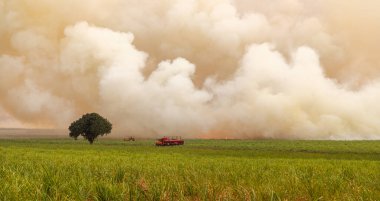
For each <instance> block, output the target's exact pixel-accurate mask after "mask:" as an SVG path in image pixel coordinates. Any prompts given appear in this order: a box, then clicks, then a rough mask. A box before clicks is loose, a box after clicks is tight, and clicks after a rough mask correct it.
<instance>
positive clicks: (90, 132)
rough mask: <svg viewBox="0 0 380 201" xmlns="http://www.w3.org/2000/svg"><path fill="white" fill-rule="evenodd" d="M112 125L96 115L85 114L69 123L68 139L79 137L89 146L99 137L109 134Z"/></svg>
mask: <svg viewBox="0 0 380 201" xmlns="http://www.w3.org/2000/svg"><path fill="white" fill-rule="evenodd" d="M111 130H112V124H111V123H110V122H109V121H108V120H107V119H105V118H103V117H102V116H100V115H99V114H97V113H87V114H85V115H83V116H82V117H81V118H79V119H78V120H76V121H74V122H72V123H71V125H70V127H69V131H70V134H69V135H70V137H73V138H74V139H77V138H78V137H79V136H80V135H81V136H83V137H84V138H85V139H87V140H88V141H89V142H90V144H92V143H93V142H94V140H95V139H96V138H97V137H98V136H99V135H100V136H103V135H107V134H109V133H111Z"/></svg>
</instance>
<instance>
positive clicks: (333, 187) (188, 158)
mask: <svg viewBox="0 0 380 201" xmlns="http://www.w3.org/2000/svg"><path fill="white" fill-rule="evenodd" d="M153 143H154V141H152V140H142V141H135V142H124V141H121V140H109V139H100V140H98V141H96V142H95V143H94V144H93V145H89V144H88V143H87V142H86V141H84V140H78V141H74V140H71V139H18V140H9V139H8V140H6V139H3V140H0V200H7V201H9V200H298V201H303V200H380V141H283V140H257V141H256V140H186V144H185V145H184V146H177V147H155V146H154V145H153Z"/></svg>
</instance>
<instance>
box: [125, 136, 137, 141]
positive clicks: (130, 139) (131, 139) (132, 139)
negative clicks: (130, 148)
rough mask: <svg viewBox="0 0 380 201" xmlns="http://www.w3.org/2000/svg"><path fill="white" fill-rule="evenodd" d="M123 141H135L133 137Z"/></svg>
mask: <svg viewBox="0 0 380 201" xmlns="http://www.w3.org/2000/svg"><path fill="white" fill-rule="evenodd" d="M123 140H124V141H135V140H136V139H135V137H133V136H130V137H127V138H124V139H123Z"/></svg>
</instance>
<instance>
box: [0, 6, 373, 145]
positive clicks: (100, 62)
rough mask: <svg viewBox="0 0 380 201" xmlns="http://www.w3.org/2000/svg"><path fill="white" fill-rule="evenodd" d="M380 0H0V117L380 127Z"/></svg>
mask: <svg viewBox="0 0 380 201" xmlns="http://www.w3.org/2000/svg"><path fill="white" fill-rule="evenodd" d="M379 35H380V2H379V1H378V0H367V1H365V3H363V1H359V0H350V1H339V0H317V1H312V0H273V1H260V0H215V1H206V0H162V1H151V0H109V1H102V0H82V1H73V0H66V1H61V0H57V1H49V0H33V1H32V0H0V97H1V99H0V127H49V128H66V127H68V125H69V124H70V123H71V122H72V121H73V120H75V119H77V118H79V117H80V116H81V115H82V114H84V113H87V112H98V113H99V114H101V115H102V116H104V117H106V118H108V119H109V120H110V121H111V122H112V123H113V124H114V127H115V129H116V130H117V131H118V132H120V133H123V134H127V135H135V136H141V137H155V136H158V135H163V134H168V135H182V136H184V137H205V138H225V137H228V138H289V139H380V106H379V100H380V55H379V53H380V45H379V44H380V37H378V36H379Z"/></svg>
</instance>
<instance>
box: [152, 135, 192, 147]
mask: <svg viewBox="0 0 380 201" xmlns="http://www.w3.org/2000/svg"><path fill="white" fill-rule="evenodd" d="M184 143H185V141H184V140H183V139H182V137H181V136H165V137H163V138H160V139H157V140H156V146H174V145H183V144H184Z"/></svg>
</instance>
